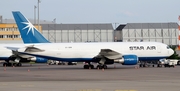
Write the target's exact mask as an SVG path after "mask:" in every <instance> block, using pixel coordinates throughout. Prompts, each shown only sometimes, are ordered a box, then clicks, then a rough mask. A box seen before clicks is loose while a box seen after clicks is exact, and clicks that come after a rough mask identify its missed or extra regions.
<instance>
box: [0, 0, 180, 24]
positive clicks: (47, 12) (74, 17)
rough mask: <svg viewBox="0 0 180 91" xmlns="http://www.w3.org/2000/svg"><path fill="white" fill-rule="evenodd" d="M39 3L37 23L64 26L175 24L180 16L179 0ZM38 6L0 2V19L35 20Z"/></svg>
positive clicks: (25, 0)
mask: <svg viewBox="0 0 180 91" xmlns="http://www.w3.org/2000/svg"><path fill="white" fill-rule="evenodd" d="M40 1H41V2H40V4H39V7H40V8H39V18H40V20H48V21H53V20H54V19H56V23H64V24H66V23H112V24H126V23H161V22H178V16H179V15H180V0H40ZM37 3H38V0H1V2H0V11H1V12H0V15H2V16H3V19H13V16H12V13H11V12H12V11H20V12H21V13H23V14H24V15H25V17H27V18H31V19H34V6H35V5H36V6H37ZM36 11H37V9H36ZM36 14H37V13H36ZM36 19H37V16H36Z"/></svg>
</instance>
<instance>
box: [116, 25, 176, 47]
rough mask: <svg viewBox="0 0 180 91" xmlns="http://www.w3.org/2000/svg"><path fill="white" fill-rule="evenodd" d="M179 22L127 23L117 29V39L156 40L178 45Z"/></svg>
mask: <svg viewBox="0 0 180 91" xmlns="http://www.w3.org/2000/svg"><path fill="white" fill-rule="evenodd" d="M178 31H179V30H178V24H177V23H175V22H170V23H127V24H121V25H119V26H118V27H117V28H116V30H115V41H123V42H130V41H131V42H133V41H142V42H143V41H155V42H162V43H165V44H168V45H178Z"/></svg>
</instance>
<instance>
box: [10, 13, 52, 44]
mask: <svg viewBox="0 0 180 91" xmlns="http://www.w3.org/2000/svg"><path fill="white" fill-rule="evenodd" d="M12 13H13V16H14V19H15V21H16V24H17V26H18V29H19V32H20V34H21V38H22V40H23V42H24V43H25V44H28V43H50V42H49V41H48V40H47V39H46V38H45V37H44V36H43V35H42V34H41V33H40V32H39V31H38V30H37V29H36V28H35V27H34V26H33V25H32V24H31V22H29V20H28V19H27V18H26V17H24V16H23V15H22V13H21V12H19V11H13V12H12Z"/></svg>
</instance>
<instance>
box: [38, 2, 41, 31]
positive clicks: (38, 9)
mask: <svg viewBox="0 0 180 91" xmlns="http://www.w3.org/2000/svg"><path fill="white" fill-rule="evenodd" d="M39 3H41V1H40V0H38V30H39Z"/></svg>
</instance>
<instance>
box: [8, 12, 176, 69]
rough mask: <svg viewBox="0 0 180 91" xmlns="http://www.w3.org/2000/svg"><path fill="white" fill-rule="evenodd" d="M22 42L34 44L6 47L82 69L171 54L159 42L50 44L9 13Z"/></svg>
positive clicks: (164, 56)
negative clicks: (79, 65) (79, 63)
mask: <svg viewBox="0 0 180 91" xmlns="http://www.w3.org/2000/svg"><path fill="white" fill-rule="evenodd" d="M12 13H13V16H14V19H15V21H16V24H17V26H18V28H19V31H20V34H21V37H22V39H23V41H24V42H26V40H28V39H29V40H30V41H32V43H34V44H30V45H29V46H24V47H14V46H10V47H7V48H8V49H10V50H12V51H13V53H16V54H23V55H30V56H35V57H41V58H46V59H51V60H59V61H65V62H86V63H88V64H85V65H84V68H85V69H87V68H94V65H92V64H91V62H96V63H98V65H97V68H100V69H101V68H105V69H106V68H107V64H114V63H121V64H123V65H136V64H137V63H138V61H148V60H159V59H162V58H167V57H169V56H171V55H172V54H173V53H174V51H173V50H172V49H171V48H169V46H168V45H166V44H163V43H159V42H97V43H50V42H49V41H48V40H47V39H45V37H43V35H42V34H41V33H39V32H38V30H37V29H36V28H35V27H34V26H33V25H32V24H31V23H30V22H29V20H28V19H27V18H25V17H24V16H23V15H22V14H21V13H20V12H19V11H14V12H12Z"/></svg>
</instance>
